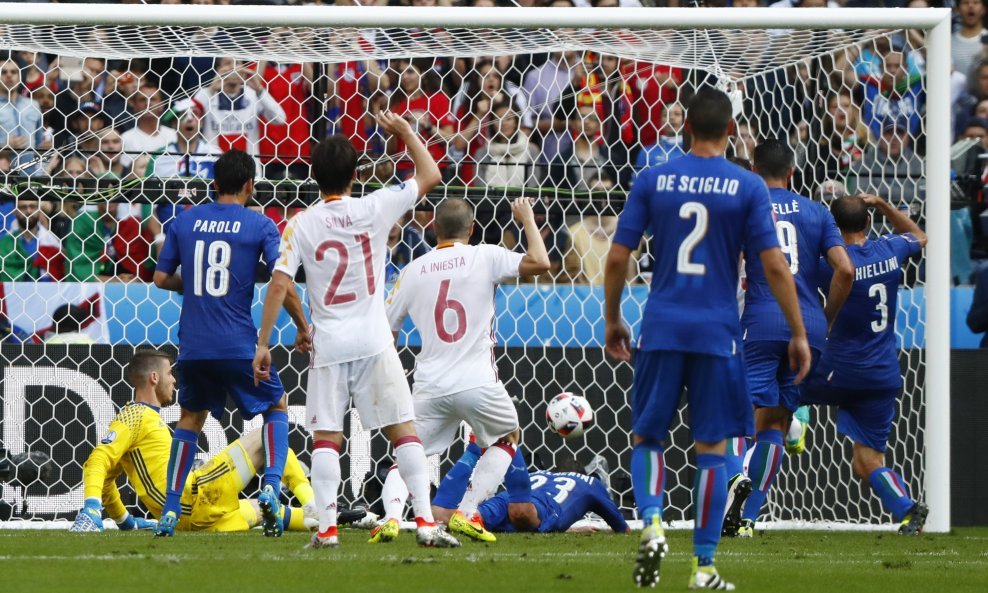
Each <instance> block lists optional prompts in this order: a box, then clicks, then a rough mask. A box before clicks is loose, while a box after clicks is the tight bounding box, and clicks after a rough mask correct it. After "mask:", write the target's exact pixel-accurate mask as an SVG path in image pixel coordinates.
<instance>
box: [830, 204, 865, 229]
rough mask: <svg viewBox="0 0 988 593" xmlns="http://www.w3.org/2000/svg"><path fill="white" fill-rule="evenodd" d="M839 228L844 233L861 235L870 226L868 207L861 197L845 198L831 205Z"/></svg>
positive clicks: (831, 210) (831, 211)
mask: <svg viewBox="0 0 988 593" xmlns="http://www.w3.org/2000/svg"><path fill="white" fill-rule="evenodd" d="M830 213H831V214H833V216H834V222H836V223H837V228H839V229H840V230H841V232H843V233H860V232H861V231H863V230H865V228H867V226H868V205H867V204H865V201H864V200H863V199H862V198H861V196H857V195H855V196H844V197H842V198H837V199H836V200H834V201H833V202H831V204H830Z"/></svg>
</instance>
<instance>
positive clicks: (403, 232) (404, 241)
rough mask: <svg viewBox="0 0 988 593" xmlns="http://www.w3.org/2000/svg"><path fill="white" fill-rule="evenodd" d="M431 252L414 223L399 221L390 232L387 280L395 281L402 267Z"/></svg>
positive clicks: (386, 267)
mask: <svg viewBox="0 0 988 593" xmlns="http://www.w3.org/2000/svg"><path fill="white" fill-rule="evenodd" d="M428 252H429V245H428V244H426V242H425V240H424V239H423V238H422V233H420V232H419V230H418V229H417V228H415V225H413V224H403V221H398V222H396V223H395V225H394V226H393V227H391V231H390V232H389V233H388V261H387V264H386V265H385V282H387V283H394V282H397V281H398V276H399V275H400V274H401V271H402V269H404V267H405V266H407V265H408V263H409V262H410V261H412V260H413V259H415V258H416V257H420V256H423V255H425V254H426V253H428Z"/></svg>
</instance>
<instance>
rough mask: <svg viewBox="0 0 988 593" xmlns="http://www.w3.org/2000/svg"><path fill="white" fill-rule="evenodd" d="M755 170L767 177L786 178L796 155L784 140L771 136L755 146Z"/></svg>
mask: <svg viewBox="0 0 988 593" xmlns="http://www.w3.org/2000/svg"><path fill="white" fill-rule="evenodd" d="M754 157H755V162H754V165H755V171H756V172H757V173H758V174H759V175H761V176H762V177H764V178H766V179H785V178H786V176H787V175H788V174H789V169H792V168H793V166H794V163H795V161H796V157H795V155H794V154H793V152H792V149H791V148H789V144H787V143H786V142H785V141H784V140H780V139H778V138H769V139H767V140H765V141H764V142H762V143H761V144H759V145H758V146H756V147H755V153H754Z"/></svg>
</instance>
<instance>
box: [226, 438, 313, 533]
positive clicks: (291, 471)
mask: <svg viewBox="0 0 988 593" xmlns="http://www.w3.org/2000/svg"><path fill="white" fill-rule="evenodd" d="M262 434H263V430H262V429H257V430H252V431H250V432H248V433H247V434H245V435H243V436H242V437H240V438H239V439H237V440H236V441H234V442H233V443H230V446H229V447H227V449H231V447H233V445H234V444H239V446H240V447H242V448H243V451H244V453H245V454H246V456H247V459H248V461H249V462H250V471H251V475H250V478H253V477H254V476H255V475H256V474H257V468H259V467H263V465H264V457H265V450H264V443H263V438H262ZM247 481H249V478H248V480H245V481H244V485H246V483H247ZM281 482H282V483H283V484H284V485H285V486H287V487H288V490H289V491H290V492H291V493H292V494H293V495H294V496H295V500H297V501H298V503H299V504H300V505H302V506H303V507H305V506H311V505H312V501H313V499H314V498H315V495H314V494H313V492H312V485H311V484H310V482H309V479H308V478H307V477H305V470H303V469H302V464H301V463H300V462H299V460H298V456H297V455H296V454H295V451H293V450H292V449H291V448H290V447H289V449H288V457H287V459H285V470H284V473H283V474H282V478H281ZM241 488H242V487H241ZM309 513H310V514H312V515H313V516H314V515H315V514H316V509H315V507H314V506H312V508H311V509H310V510H309Z"/></svg>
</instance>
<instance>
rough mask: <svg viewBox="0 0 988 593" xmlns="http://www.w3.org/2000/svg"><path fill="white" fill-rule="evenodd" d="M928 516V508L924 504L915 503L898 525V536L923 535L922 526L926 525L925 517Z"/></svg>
mask: <svg viewBox="0 0 988 593" xmlns="http://www.w3.org/2000/svg"><path fill="white" fill-rule="evenodd" d="M929 514H930V507H928V506H926V504H925V503H922V502H917V503H916V504H914V505H913V508H911V509H909V512H908V513H906V518H905V519H903V520H902V523H900V524H899V535H919V534H921V533H923V526H924V525H926V516H927V515H929Z"/></svg>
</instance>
